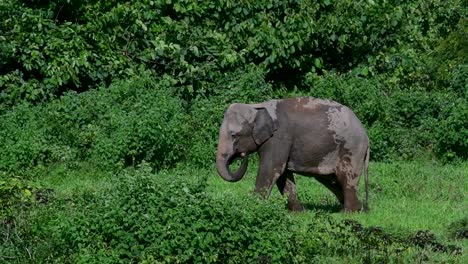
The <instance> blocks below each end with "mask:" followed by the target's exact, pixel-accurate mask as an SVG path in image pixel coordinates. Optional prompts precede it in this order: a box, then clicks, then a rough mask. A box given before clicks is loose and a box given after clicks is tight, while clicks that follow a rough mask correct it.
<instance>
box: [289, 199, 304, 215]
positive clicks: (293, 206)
mask: <svg viewBox="0 0 468 264" xmlns="http://www.w3.org/2000/svg"><path fill="white" fill-rule="evenodd" d="M288 210H289V211H290V212H302V211H304V206H302V204H301V203H300V202H299V201H296V202H288Z"/></svg>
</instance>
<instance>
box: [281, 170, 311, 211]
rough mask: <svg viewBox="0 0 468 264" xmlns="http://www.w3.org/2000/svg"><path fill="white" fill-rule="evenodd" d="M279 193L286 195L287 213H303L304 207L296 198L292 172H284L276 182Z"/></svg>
mask: <svg viewBox="0 0 468 264" xmlns="http://www.w3.org/2000/svg"><path fill="white" fill-rule="evenodd" d="M276 186H277V187H278V189H279V191H280V193H281V194H282V195H283V194H285V193H286V194H287V195H288V209H289V211H295V212H298V211H303V210H304V207H303V206H302V204H301V202H299V199H298V198H297V191H296V183H295V181H294V175H293V173H292V172H290V171H288V170H286V171H285V172H284V173H283V175H281V177H279V178H278V180H277V181H276Z"/></svg>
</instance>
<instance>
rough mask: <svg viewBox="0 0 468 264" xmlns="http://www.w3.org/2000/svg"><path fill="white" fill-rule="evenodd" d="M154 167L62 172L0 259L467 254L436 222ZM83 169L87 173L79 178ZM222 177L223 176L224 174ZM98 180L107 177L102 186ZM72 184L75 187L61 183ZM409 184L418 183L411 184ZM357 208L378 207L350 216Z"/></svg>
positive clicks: (248, 259) (10, 236)
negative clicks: (300, 199)
mask: <svg viewBox="0 0 468 264" xmlns="http://www.w3.org/2000/svg"><path fill="white" fill-rule="evenodd" d="M381 166H384V164H381ZM405 168H406V167H405ZM406 169H408V170H409V169H411V168H406ZM152 170H153V169H152V168H151V166H149V164H147V163H142V164H140V165H139V166H137V167H136V168H132V169H125V170H123V171H121V172H120V173H119V174H117V175H113V176H112V178H107V179H106V180H98V179H99V178H100V177H96V176H101V177H102V176H103V175H101V174H100V173H99V172H96V171H94V172H93V173H92V174H90V175H88V176H87V177H89V179H88V180H91V181H90V182H89V183H86V181H88V180H85V179H84V178H83V177H84V175H79V174H71V175H68V176H65V175H64V176H62V177H65V180H64V182H63V183H62V185H61V184H56V185H55V186H56V187H57V190H56V191H55V192H53V193H52V196H50V194H49V199H47V201H45V202H44V201H39V200H38V199H36V200H35V201H36V202H34V201H31V202H30V203H29V206H28V208H23V210H22V209H21V208H19V209H18V210H15V211H14V213H13V214H12V215H11V217H10V221H9V222H8V223H7V222H2V223H1V225H0V231H1V232H0V234H2V235H3V237H2V238H3V241H4V244H3V245H4V246H3V247H1V248H0V253H2V254H0V261H3V262H7V263H8V262H12V263H24V262H39V263H43V262H53V263H77V262H86V263H102V262H105V263H116V262H118V263H120V262H123V263H128V262H138V263H140V262H141V263H154V262H158V263H174V262H177V263H194V262H196V263H310V262H311V261H313V262H317V263H326V262H329V261H332V260H333V261H339V262H348V263H362V262H385V263H407V262H413V261H417V260H418V259H419V258H420V257H421V254H424V258H426V260H427V261H433V260H434V258H435V257H443V258H446V259H447V260H448V261H450V262H454V261H456V260H457V259H458V257H459V254H460V248H459V247H457V246H452V245H449V244H448V243H446V242H441V241H440V240H439V239H438V238H437V237H436V236H435V235H434V234H432V233H431V232H429V231H424V230H421V231H417V232H414V231H406V232H396V231H394V230H388V229H387V228H381V227H379V226H367V227H366V226H363V225H361V224H360V223H359V222H357V221H355V220H349V219H346V220H344V221H343V220H338V219H339V218H338V217H336V216H335V215H331V214H328V213H324V212H321V213H320V212H314V211H312V212H310V211H309V212H305V213H302V214H288V213H287V211H286V207H285V203H286V201H285V199H284V198H283V197H278V196H276V197H272V199H270V200H269V201H265V200H260V199H258V198H257V197H254V196H251V195H250V194H247V193H245V189H244V190H243V193H244V194H243V195H239V194H234V193H231V192H227V190H219V189H216V192H214V191H213V188H212V187H213V186H211V188H207V185H208V184H210V182H213V181H214V179H211V180H209V179H208V178H209V177H213V176H214V175H213V172H210V171H206V170H205V171H203V170H202V171H200V170H194V169H188V168H177V169H175V170H166V171H160V172H158V173H156V174H155V173H152ZM55 173H58V174H60V173H63V172H61V170H58V171H57V172H55ZM54 177H56V178H57V179H59V178H60V175H55V176H54ZM77 177H78V178H81V181H78V182H73V181H74V180H75V179H76V178H77ZM419 177H420V176H419ZM97 178H98V179H97ZM387 178H390V177H388V176H387ZM67 180H68V181H72V183H71V184H70V183H69V182H67ZM216 181H217V182H219V183H220V182H221V181H222V180H221V179H220V178H219V177H216ZM414 181H417V180H414ZM99 182H101V183H104V182H105V185H104V186H101V187H99V188H96V185H99V184H100V183H99ZM80 183H81V184H80ZM93 183H94V184H93ZM449 183H450V182H445V184H449ZM226 184H228V183H226ZM249 184H250V183H249ZM73 185H75V187H74V188H71V187H72V186H73ZM228 186H233V185H231V184H229V185H228ZM64 187H66V188H67V191H66V192H63V191H60V189H63V188H64ZM406 187H408V188H409V187H410V186H409V184H408V186H406ZM406 187H405V188H406ZM389 188H393V187H389ZM434 190H439V188H436V189H434ZM401 193H407V194H408V193H410V194H411V195H415V193H417V192H414V191H413V192H410V191H408V190H406V189H405V190H403V191H401ZM430 194H431V195H438V194H439V192H438V191H434V192H433V193H432V192H431V193H430ZM391 195H392V193H390V192H389V193H388V195H386V197H387V199H391V197H392V196H391ZM36 197H37V194H36ZM407 197H408V199H412V198H411V197H412V196H407ZM413 198H415V197H413ZM416 198H417V197H416ZM424 200H427V198H424ZM442 200H443V201H446V200H447V199H446V198H442ZM412 201H416V200H414V199H412ZM433 201H434V199H431V203H432V202H433ZM413 206H416V207H417V206H419V204H418V203H415V204H414V205H413ZM412 209H413V208H408V210H412ZM380 211H383V210H382V209H381V210H380ZM376 212H377V213H378V211H376ZM426 214H427V212H423V213H422V215H423V216H422V217H424V216H425V215H426ZM353 216H361V217H365V218H369V217H370V218H373V217H374V216H375V215H374V214H365V215H363V214H360V215H342V217H344V218H349V217H353ZM12 223H14V224H12ZM402 223H404V224H405V225H406V224H408V223H407V222H404V221H402ZM382 224H385V225H386V226H389V225H390V224H389V223H382ZM463 225H464V222H463V221H461V222H456V223H453V224H452V225H451V227H450V228H451V230H454V231H460V230H461V231H463V228H464V226H463ZM457 234H458V233H457ZM460 263H463V262H462V261H461V262H460Z"/></svg>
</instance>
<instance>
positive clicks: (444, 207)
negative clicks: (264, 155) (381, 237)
mask: <svg viewBox="0 0 468 264" xmlns="http://www.w3.org/2000/svg"><path fill="white" fill-rule="evenodd" d="M256 168H257V167H256V163H254V162H252V164H251V166H250V168H249V171H248V172H247V175H246V177H245V178H244V179H243V180H241V181H240V182H238V183H235V184H232V183H228V182H224V181H223V180H221V179H220V178H219V176H217V175H216V173H215V172H213V173H212V174H213V175H210V177H209V178H208V179H209V189H210V190H211V191H212V192H213V193H215V195H218V196H222V195H223V194H225V193H236V194H237V195H238V196H239V197H242V196H244V195H249V193H251V192H253V189H254V186H255V176H256ZM369 173H370V174H369V178H370V179H369V181H370V190H369V191H370V194H369V195H370V201H369V203H370V207H371V212H370V213H368V214H342V213H339V210H340V206H339V204H338V202H337V201H336V198H335V197H334V196H333V194H332V193H331V192H330V191H328V190H327V189H326V188H325V187H323V186H322V185H321V184H320V183H318V182H317V181H315V180H314V179H311V178H307V177H302V176H297V177H296V181H297V186H298V195H299V198H300V200H301V201H302V202H303V203H304V205H305V207H306V209H308V210H306V212H304V213H301V214H296V215H297V216H296V217H298V218H300V219H303V221H306V222H307V219H308V218H310V217H313V216H314V214H315V212H317V211H319V212H323V213H331V215H332V216H333V217H334V218H336V219H340V220H343V219H354V220H357V221H359V222H360V223H362V224H363V225H364V226H379V227H382V228H384V229H385V230H387V231H389V232H393V233H403V234H407V233H414V232H415V231H418V230H430V231H431V232H433V233H434V234H435V235H436V236H437V238H439V239H441V240H442V241H450V242H451V243H455V244H458V245H461V246H463V247H464V248H465V250H466V249H468V243H467V241H466V240H462V241H453V240H451V239H450V237H449V236H450V234H449V231H448V228H449V226H450V224H452V223H453V222H455V221H459V220H461V219H466V218H468V199H467V198H468V197H467V193H468V177H467V176H468V163H461V164H458V165H444V166H442V165H439V164H433V163H429V162H397V163H371V165H370V169H369ZM275 196H279V192H278V191H277V189H276V188H275V189H274V190H273V192H272V197H275ZM360 197H361V199H362V198H363V197H364V181H361V182H360ZM239 199H242V198H239Z"/></svg>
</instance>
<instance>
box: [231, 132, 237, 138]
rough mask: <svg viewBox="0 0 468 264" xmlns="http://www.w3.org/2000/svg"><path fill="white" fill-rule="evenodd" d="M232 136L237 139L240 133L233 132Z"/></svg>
mask: <svg viewBox="0 0 468 264" xmlns="http://www.w3.org/2000/svg"><path fill="white" fill-rule="evenodd" d="M231 138H232V139H237V138H239V135H238V134H236V133H231Z"/></svg>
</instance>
